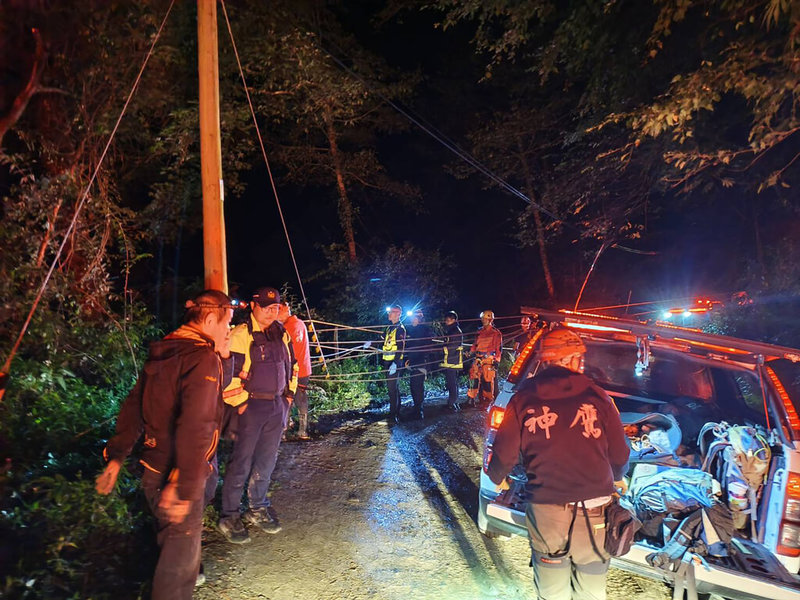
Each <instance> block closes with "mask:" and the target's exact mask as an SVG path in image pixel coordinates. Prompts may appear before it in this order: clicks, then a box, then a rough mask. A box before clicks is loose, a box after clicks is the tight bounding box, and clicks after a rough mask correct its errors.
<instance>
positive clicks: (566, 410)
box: [488, 367, 629, 504]
mask: <svg viewBox="0 0 800 600" xmlns="http://www.w3.org/2000/svg"><path fill="white" fill-rule="evenodd" d="M520 454H521V455H522V466H523V467H524V468H525V472H526V473H527V475H528V483H527V485H526V486H525V495H526V500H527V501H528V502H532V503H535V504H567V503H568V502H577V501H579V500H589V499H590V498H599V497H601V496H606V495H609V494H611V493H612V492H613V491H614V481H618V480H619V479H621V478H622V477H623V476H624V475H625V473H626V471H627V469H628V454H629V449H628V444H627V441H626V438H625V431H624V430H623V428H622V422H621V421H620V418H619V412H617V408H616V406H615V405H614V402H613V400H611V398H610V397H609V396H608V395H607V394H606V393H605V392H603V390H601V389H600V388H598V387H597V386H595V385H594V384H593V383H592V381H591V380H590V379H589V378H588V377H586V376H585V375H582V374H579V373H574V372H572V371H570V370H569V369H565V368H563V367H549V368H547V369H545V370H544V371H542V372H541V373H539V374H538V375H536V377H533V378H532V379H527V380H525V381H524V382H522V383H521V384H520V386H519V389H518V390H517V393H516V394H514V396H512V397H511V400H510V401H509V403H508V406H507V407H506V411H505V415H504V416H503V422H502V423H501V424H500V428H499V429H498V431H497V436H496V437H495V440H494V445H493V453H492V458H491V460H490V462H489V469H488V474H489V478H490V479H491V480H492V481H494V482H495V483H496V484H499V483H500V482H501V481H502V480H503V478H504V477H505V476H506V475H508V473H509V472H510V471H511V469H512V468H513V467H514V465H516V464H517V461H518V460H519V457H520Z"/></svg>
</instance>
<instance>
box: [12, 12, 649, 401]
mask: <svg viewBox="0 0 800 600" xmlns="http://www.w3.org/2000/svg"><path fill="white" fill-rule="evenodd" d="M174 4H175V0H171V2H170V5H169V7H168V8H167V11H166V14H165V15H164V18H163V20H162V21H161V24H160V26H159V28H158V30H157V32H156V35H155V36H154V38H153V41H152V43H151V45H150V48H149V50H148V52H147V54H146V55H145V58H144V60H143V62H142V65H141V67H140V69H139V72H138V74H137V76H136V79H135V80H134V83H133V85H132V87H131V90H130V92H129V94H128V97H127V99H126V101H125V104H124V105H123V107H122V110H121V111H120V114H119V116H118V118H117V120H116V123H115V125H114V127H113V129H112V131H111V133H110V135H109V137H108V140H107V142H106V145H105V147H104V149H103V151H102V153H101V155H100V158H99V159H98V162H97V165H96V167H95V170H94V172H93V173H92V176H91V178H90V180H89V182H88V184H87V185H86V188H85V189H84V192H83V194H82V195H81V199H80V201H79V203H78V205H77V206H76V209H75V213H74V215H73V218H72V221H71V222H70V225H69V227H68V228H67V231H66V233H65V235H64V239H63V240H62V242H61V245H60V246H59V248H58V250H57V252H56V255H55V257H54V258H53V261H52V263H51V265H50V268H49V270H48V272H47V274H46V275H45V278H44V280H43V281H42V284H41V286H40V288H39V290H38V292H37V294H36V297H35V299H34V301H33V304H32V306H31V309H30V312H29V313H28V316H27V318H26V320H25V322H24V324H23V326H22V328H21V330H20V333H19V335H18V336H17V338H16V340H15V343H14V345H13V346H12V349H11V351H10V352H9V355H8V357H7V359H6V361H5V363H4V364H3V367H2V368H0V382H4V381H5V377H7V374H8V372H9V370H10V366H11V362H12V360H13V358H14V356H15V355H16V353H17V351H18V349H19V346H20V344H21V342H22V339H23V338H24V336H25V333H26V331H27V329H28V326H29V325H30V322H31V320H32V318H33V315H34V314H35V311H36V308H37V307H38V304H39V302H40V301H41V299H42V297H43V295H44V292H45V290H46V288H47V285H48V283H49V281H50V278H51V276H52V274H53V272H54V270H55V267H56V264H57V263H58V260H59V259H60V257H61V254H62V253H63V250H64V248H65V247H66V244H67V241H68V240H69V237H70V235H71V234H72V232H73V230H74V228H75V226H76V224H77V219H78V216H79V214H80V211H81V209H82V208H83V206H84V204H85V202H86V200H87V198H88V195H89V191H90V190H91V186H92V185H93V184H94V181H95V179H96V177H97V174H98V173H99V170H100V167H101V166H102V164H103V161H104V159H105V157H106V154H107V152H108V150H109V148H110V146H111V143H112V141H113V140H114V137H115V135H116V133H117V130H118V129H119V125H120V123H121V121H122V118H123V117H124V115H125V113H126V111H127V108H128V105H129V104H130V101H131V99H132V98H133V95H134V94H135V92H136V90H137V88H138V85H139V83H140V81H141V78H142V75H143V73H144V70H145V68H146V66H147V64H148V62H149V60H150V57H151V56H152V54H153V51H154V49H155V46H156V43H157V42H158V40H159V39H160V36H161V33H162V31H163V29H164V26H165V25H166V22H167V19H168V18H169V15H170V14H171V12H172V8H173V6H174ZM220 4H221V6H222V13H223V15H224V17H225V24H226V27H227V30H228V35H229V37H230V40H231V46H232V49H233V52H234V55H235V57H236V64H237V68H238V70H239V76H240V78H241V81H242V87H243V89H244V93H245V97H246V99H247V103H248V107H249V109H250V115H251V117H252V119H253V125H254V127H255V132H256V136H257V138H258V142H259V146H260V149H261V154H262V157H263V159H264V164H265V166H266V168H267V174H268V178H269V182H270V187H271V189H272V193H273V196H274V198H275V203H276V206H277V209H278V214H279V216H280V220H281V225H282V227H283V231H284V235H285V237H286V242H287V245H288V247H289V254H290V256H291V259H292V265H293V267H294V271H295V275H296V277H297V282H298V286H299V289H300V293H301V296H302V299H303V305H304V307H305V309H306V314H307V315H309V317H310V315H311V310H310V307H309V305H308V298H307V296H306V293H305V288H304V286H303V281H302V278H301V276H300V270H299V267H298V265H297V260H296V257H295V254H294V248H293V246H292V241H291V236H290V235H289V230H288V227H287V225H286V219H285V218H284V214H283V208H282V206H281V202H280V197H279V195H278V191H277V186H276V184H275V179H274V177H273V174H272V169H271V166H270V163H269V159H268V157H267V153H266V148H265V146H264V141H263V137H262V135H261V130H260V128H259V125H258V119H257V117H256V113H255V109H254V107H253V103H252V99H251V97H250V91H249V89H248V87H247V80H246V78H245V75H244V70H243V68H242V64H241V59H240V57H239V52H238V49H237V46H236V41H235V39H234V35H233V30H232V28H231V23H230V19H229V18H228V11H227V6H226V4H225V0H220ZM319 47H320V49H321V50H322V51H323V52H324V53H325V54H326V55H327V56H329V57H330V58H331V60H332V61H334V62H335V63H336V64H337V65H339V67H340V68H342V69H343V70H344V71H345V72H347V73H348V74H349V75H350V76H351V77H353V78H355V79H357V80H359V81H360V82H361V83H362V84H363V85H365V86H366V87H367V88H369V89H371V90H372V91H373V92H374V93H375V94H376V95H378V96H379V97H380V98H382V99H383V100H384V101H385V102H386V103H387V104H389V105H390V106H391V107H392V108H394V109H395V110H396V111H397V112H398V113H400V114H401V115H403V116H404V117H405V118H407V119H408V120H409V121H410V122H412V123H414V124H415V125H416V126H418V127H419V128H420V129H422V130H423V131H424V132H425V133H427V134H428V135H430V136H431V137H433V138H434V139H435V140H437V141H438V142H439V143H440V144H442V145H443V146H445V147H446V148H447V149H448V150H450V151H451V152H453V153H454V154H456V156H458V157H459V158H461V159H462V160H464V161H465V162H467V163H468V164H469V165H471V166H472V167H473V168H475V169H477V170H478V171H480V172H481V173H483V174H484V175H486V176H487V177H489V178H490V179H492V180H493V181H495V182H496V183H497V184H498V185H500V186H501V187H502V188H504V189H506V190H507V191H509V192H510V193H512V194H513V195H515V196H517V197H519V198H520V199H522V200H523V201H525V202H526V203H527V204H529V205H531V206H533V207H535V208H536V209H537V210H539V211H540V212H542V213H544V214H546V215H547V216H548V217H550V218H552V219H553V220H556V221H560V219H559V218H558V217H557V216H556V215H555V214H553V213H552V212H550V211H548V210H547V209H546V208H545V207H543V206H541V205H539V204H537V203H536V202H534V201H533V200H531V199H530V198H529V197H528V196H526V195H525V194H524V193H522V192H521V191H520V190H518V189H517V188H515V187H514V186H512V185H511V184H509V183H508V182H506V181H505V180H504V179H502V178H500V177H499V176H497V175H496V174H494V173H493V172H492V171H491V170H490V169H489V168H488V167H486V166H485V165H483V164H482V163H480V162H479V161H478V160H477V159H475V157H473V156H472V155H470V154H469V153H467V152H466V151H464V150H463V149H462V148H460V147H459V146H458V145H457V144H456V143H455V142H453V141H452V140H449V139H448V138H447V137H446V136H445V135H444V134H442V133H441V132H440V131H438V130H437V129H436V128H435V127H434V126H433V125H431V124H430V123H427V121H425V120H424V119H422V118H421V117H415V116H413V115H412V114H411V113H410V111H409V110H406V109H403V108H402V107H400V106H399V105H398V104H397V103H395V102H393V101H392V100H390V99H389V98H387V97H385V96H384V95H383V94H381V92H380V91H378V90H375V89H374V86H371V85H370V84H369V83H368V82H367V81H366V80H364V79H363V78H361V77H360V76H359V75H358V74H357V73H355V72H354V71H352V70H351V69H350V68H349V67H348V66H347V65H346V64H344V63H343V62H342V61H341V60H340V59H339V58H337V57H336V56H334V55H333V54H332V53H331V52H329V51H328V50H327V49H325V48H324V47H323V46H322V45H321V44H319ZM565 224H566V225H568V226H570V227H573V228H577V227H576V226H575V225H573V224H571V223H566V222H565ZM608 246H611V247H615V248H619V249H621V250H626V251H631V252H637V253H642V254H655V253H645V252H642V251H636V250H634V249H630V248H625V247H622V246H619V245H617V244H609V243H606V242H604V244H603V246H601V249H600V251H599V252H598V254H597V256H596V257H595V261H594V262H596V261H597V258H599V256H600V254H602V251H603V250H604V249H605V248H606V247H608ZM593 268H594V263H593V264H592V269H593ZM592 269H590V271H589V273H588V274H587V277H586V280H585V281H584V285H583V287H585V286H586V281H587V280H588V277H589V274H590V273H591V271H592ZM583 287H582V288H581V293H582V292H583ZM578 302H580V294H579V297H578V301H577V302H576V306H577V303H578ZM506 318H512V317H506ZM470 320H471V319H467V320H464V321H463V322H466V321H470ZM317 322H320V321H317ZM373 327H374V328H383V327H384V325H380V326H368V327H363V328H356V327H353V328H350V329H353V330H358V329H361V330H366V331H371V328H373ZM308 328H309V332H310V333H311V334H312V335H311V338H312V341H313V342H314V343H315V345H316V351H317V353H318V354H319V355H320V358H321V361H322V368H323V371H325V372H326V375H325V377H329V374H328V373H327V371H328V367H327V360H326V357H325V354H324V352H323V346H322V344H321V342H320V340H319V336H318V331H317V329H316V326H315V321H314V320H312V319H309V322H308ZM362 343H363V342H362ZM4 393H5V388H4V387H0V401H2V398H3V395H4Z"/></svg>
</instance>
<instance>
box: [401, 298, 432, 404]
mask: <svg viewBox="0 0 800 600" xmlns="http://www.w3.org/2000/svg"><path fill="white" fill-rule="evenodd" d="M424 318H425V315H424V314H423V313H422V309H419V308H417V309H415V310H414V312H413V314H412V315H411V325H410V326H409V327H407V328H406V336H407V337H406V367H407V368H408V369H409V376H408V380H409V381H408V383H409V388H410V389H411V397H412V398H413V399H414V412H413V416H414V417H415V418H417V419H422V418H423V417H424V413H423V411H422V403H423V402H424V401H425V377H426V376H427V375H428V371H429V370H430V365H429V364H428V353H429V351H430V347H431V340H432V339H433V330H432V329H431V328H430V327H429V326H428V324H427V323H424V322H423V319H424Z"/></svg>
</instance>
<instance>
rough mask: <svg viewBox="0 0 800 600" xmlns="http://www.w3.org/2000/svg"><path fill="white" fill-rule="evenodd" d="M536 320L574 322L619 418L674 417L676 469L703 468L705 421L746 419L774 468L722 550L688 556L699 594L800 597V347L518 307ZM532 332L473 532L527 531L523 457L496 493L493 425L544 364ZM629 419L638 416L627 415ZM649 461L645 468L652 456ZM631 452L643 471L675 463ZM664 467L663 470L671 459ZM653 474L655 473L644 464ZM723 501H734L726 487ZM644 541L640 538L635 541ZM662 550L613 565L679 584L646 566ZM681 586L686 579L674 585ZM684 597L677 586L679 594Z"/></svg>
mask: <svg viewBox="0 0 800 600" xmlns="http://www.w3.org/2000/svg"><path fill="white" fill-rule="evenodd" d="M522 313H523V314H527V315H530V316H531V318H532V319H535V320H537V321H538V325H539V327H542V328H551V327H555V326H559V327H569V328H570V329H571V330H572V331H574V332H575V333H577V334H578V335H580V336H581V338H582V340H583V342H584V344H585V345H586V347H587V353H586V356H585V374H586V375H587V376H589V377H590V378H592V379H593V380H594V382H595V383H596V384H597V385H598V386H600V387H602V388H603V389H604V390H605V391H606V392H607V393H608V394H609V395H610V396H611V397H612V398H613V399H614V401H615V403H616V405H617V408H618V409H619V411H620V415H621V416H622V420H623V424H625V423H626V422H631V421H632V420H634V419H635V418H636V417H637V416H638V417H641V416H643V415H662V416H665V417H664V418H665V419H669V420H670V422H673V423H677V425H678V428H677V429H678V430H679V431H680V438H679V443H680V450H679V453H680V454H681V456H678V455H677V454H675V453H673V456H674V457H675V458H677V459H679V461H680V465H681V468H685V467H686V466H696V467H697V468H700V467H701V466H702V465H703V462H704V461H703V458H704V457H703V456H702V454H703V450H704V448H703V445H702V444H700V443H699V441H698V435H700V436H701V437H702V435H703V431H707V429H706V430H704V429H703V427H704V425H706V423H709V424H711V423H721V422H726V423H728V424H734V425H742V426H746V427H750V428H752V429H751V431H756V430H757V431H759V432H761V433H762V434H763V436H762V439H763V440H764V441H765V444H768V445H769V454H768V456H769V464H768V468H767V469H766V471H765V474H764V479H763V485H761V486H760V488H759V490H758V494H757V497H756V498H757V500H756V504H757V506H756V507H755V508H756V510H755V511H754V512H751V513H750V515H754V517H755V518H754V519H753V522H752V523H751V522H750V516H748V517H747V519H748V522H747V523H746V524H744V525H743V524H741V523H740V524H739V529H737V530H736V532H735V536H734V539H733V540H732V543H731V545H732V546H733V547H734V548H735V550H736V551H734V552H731V553H730V555H729V556H727V557H724V558H712V557H707V559H703V560H700V559H699V558H696V557H695V558H694V560H692V557H691V556H690V555H689V554H688V553H687V557H688V558H689V560H690V562H692V566H693V569H692V572H693V573H692V574H693V577H694V580H695V583H696V591H697V597H699V598H709V597H714V598H718V597H722V598H727V599H731V600H800V577H799V576H798V571H800V416H798V409H799V408H800V351H799V350H795V349H792V348H783V347H779V346H773V345H769V344H764V343H760V342H752V341H747V340H740V339H736V338H731V337H726V336H720V335H714V334H709V333H705V332H703V331H701V330H699V329H691V328H685V327H677V326H674V325H672V324H670V323H664V322H655V323H650V322H642V321H635V320H629V319H622V318H616V317H612V316H606V315H593V314H586V313H579V312H570V311H560V312H554V311H546V310H541V309H536V308H530V307H522ZM535 342H536V338H534V339H533V340H531V342H529V343H528V345H526V347H524V348H522V350H521V352H520V355H519V357H518V358H517V359H516V361H515V363H514V365H513V366H512V368H511V371H510V373H509V376H508V380H507V381H505V382H504V383H503V384H502V386H501V390H500V393H499V394H498V396H497V398H496V400H495V401H494V402H493V403H492V404H491V405H490V406H489V408H488V411H487V412H488V422H487V429H486V437H485V442H484V461H483V465H484V468H483V470H482V472H481V479H480V488H479V498H478V499H479V509H478V519H477V520H478V529H479V530H480V531H481V533H483V534H484V535H486V536H488V537H497V536H511V535H520V536H527V534H528V533H527V528H526V525H525V503H524V499H523V494H524V485H525V482H526V480H527V478H526V475H525V473H524V471H523V470H522V467H521V465H518V466H517V468H516V469H515V470H514V471H512V473H511V475H510V476H509V477H508V483H509V484H510V485H509V489H506V490H501V489H500V487H499V486H496V485H495V484H494V483H492V481H491V480H490V479H489V477H488V476H487V475H486V468H487V465H488V463H489V460H490V457H491V453H492V443H493V440H494V437H495V434H496V432H497V428H498V427H499V426H500V424H501V423H502V417H503V412H504V410H505V407H506V406H507V405H508V402H509V401H510V400H511V398H512V396H513V394H514V389H515V386H516V384H517V383H519V382H520V381H523V380H524V379H525V378H526V377H530V376H533V374H534V373H535V372H536V369H537V367H538V364H539V362H538V360H537V358H536V351H535ZM631 416H633V419H632V418H631ZM645 463H647V464H645ZM669 464H670V462H669V461H666V462H665V463H663V464H661V465H658V464H653V462H652V461H651V460H650V459H647V460H644V459H642V460H641V461H639V459H637V458H636V457H634V456H633V455H632V459H631V465H630V471H629V475H630V476H632V477H635V476H636V473H637V469H638V471H639V473H640V474H641V470H642V469H645V470H652V469H656V468H657V469H661V470H663V469H669V468H671V467H670V466H669ZM664 465H667V466H664ZM648 472H651V471H648ZM720 501H722V502H727V501H728V497H727V496H726V495H725V494H722V495H721V496H720ZM637 539H638V538H637ZM659 549H660V548H659V547H658V546H655V545H654V544H653V543H652V541H648V540H644V539H641V540H639V541H637V542H636V543H634V544H633V546H632V548H631V550H630V552H628V553H627V554H625V555H624V556H621V557H618V558H613V559H612V566H614V567H616V568H619V569H623V570H626V571H630V572H633V573H636V574H638V575H642V576H645V577H649V578H653V579H657V580H662V581H665V582H667V583H671V584H676V580H675V574H674V573H673V572H671V571H669V570H664V569H660V568H656V567H653V566H651V565H650V564H649V563H648V561H647V560H646V557H647V555H648V554H651V553H653V552H657V551H658V550H659ZM677 585H683V582H682V581H681V582H677ZM681 597H682V594H681Z"/></svg>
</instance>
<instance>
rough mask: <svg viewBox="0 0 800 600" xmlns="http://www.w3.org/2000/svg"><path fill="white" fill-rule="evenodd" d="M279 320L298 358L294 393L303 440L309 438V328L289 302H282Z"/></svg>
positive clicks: (298, 433) (300, 434)
mask: <svg viewBox="0 0 800 600" xmlns="http://www.w3.org/2000/svg"><path fill="white" fill-rule="evenodd" d="M278 321H280V322H281V323H282V324H283V327H284V328H285V329H286V333H288V334H289V337H290V338H291V339H292V349H293V350H294V358H295V360H297V368H298V371H297V393H295V395H294V405H295V406H296V407H297V420H298V421H299V425H298V430H297V437H299V438H300V439H301V440H307V439H308V378H309V377H310V376H311V353H310V352H309V349H308V330H307V329H306V324H305V323H303V321H302V320H301V319H300V318H299V317H298V316H297V315H293V314H292V309H291V308H290V307H289V305H288V304H285V303H284V304H281V306H280V308H279V309H278Z"/></svg>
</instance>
